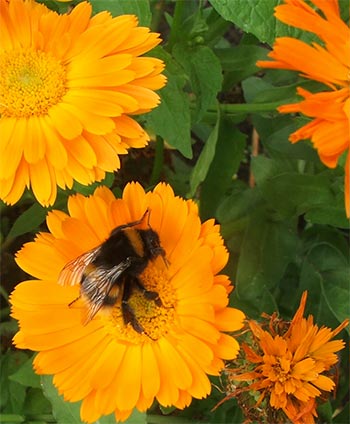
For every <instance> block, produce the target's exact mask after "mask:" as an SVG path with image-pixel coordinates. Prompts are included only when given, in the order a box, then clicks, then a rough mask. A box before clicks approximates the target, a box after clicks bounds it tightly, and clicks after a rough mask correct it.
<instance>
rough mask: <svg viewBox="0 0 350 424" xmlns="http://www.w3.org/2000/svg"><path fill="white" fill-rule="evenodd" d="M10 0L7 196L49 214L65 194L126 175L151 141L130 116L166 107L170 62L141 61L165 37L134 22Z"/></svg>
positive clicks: (5, 48)
mask: <svg viewBox="0 0 350 424" xmlns="http://www.w3.org/2000/svg"><path fill="white" fill-rule="evenodd" d="M0 1H1V29H2V31H1V37H0V43H1V44H0V45H1V55H0V69H1V77H0V78H1V80H0V82H1V84H0V112H1V119H0V133H1V141H0V157H1V161H0V198H1V199H2V200H4V201H5V202H7V203H9V204H14V203H15V202H17V201H18V200H19V199H20V197H21V196H22V194H23V192H24V189H25V187H30V186H31V188H32V190H33V193H34V195H35V197H36V198H37V200H38V201H39V202H40V203H41V204H42V205H44V206H47V205H51V204H53V202H54V201H55V199H56V193H57V186H59V187H61V188H66V187H69V188H71V187H72V184H73V182H74V180H75V181H78V182H79V183H81V184H84V185H86V184H90V183H92V182H94V181H100V180H101V179H103V178H104V176H105V173H106V172H113V171H114V170H117V169H118V168H119V167H120V160H119V155H121V154H126V153H127V150H128V149H129V148H130V147H136V148H139V147H144V146H145V145H146V144H147V141H148V135H147V134H146V133H145V131H144V130H143V129H142V128H141V127H140V125H139V124H138V123H137V122H136V121H135V120H134V119H132V118H131V117H130V116H129V115H135V114H140V113H144V112H146V111H149V110H150V109H152V108H154V107H156V106H157V104H158V103H159V97H158V95H157V94H156V93H155V92H154V91H153V90H156V89H159V88H161V87H162V86H163V85H164V83H165V77H164V76H163V75H161V74H160V73H161V71H162V70H163V68H164V64H163V62H162V61H160V60H158V59H155V58H152V57H139V56H140V55H142V54H143V53H146V52H148V51H149V50H150V49H152V48H153V47H155V46H156V45H157V44H158V43H159V42H160V39H159V37H158V34H155V33H151V32H150V31H149V29H148V28H143V27H138V26H137V19H136V17H135V16H131V15H125V16H118V17H115V18H112V17H111V16H110V14H109V13H107V12H101V13H98V14H97V15H95V16H93V17H91V5H90V4H89V3H87V2H83V3H80V4H78V5H77V6H76V7H75V8H74V9H73V10H72V11H71V13H70V14H64V15H58V14H56V13H55V12H53V11H51V10H49V9H47V8H46V7H45V6H44V5H41V4H38V3H35V2H34V1H31V0H10V1H5V0H0Z"/></svg>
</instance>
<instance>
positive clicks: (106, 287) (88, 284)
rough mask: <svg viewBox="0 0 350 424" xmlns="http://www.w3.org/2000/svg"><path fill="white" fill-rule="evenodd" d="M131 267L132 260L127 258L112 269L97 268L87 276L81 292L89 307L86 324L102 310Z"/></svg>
mask: <svg viewBox="0 0 350 424" xmlns="http://www.w3.org/2000/svg"><path fill="white" fill-rule="evenodd" d="M130 265H131V260H130V259H129V258H127V259H125V261H123V262H120V263H119V264H118V265H116V266H113V267H112V268H102V267H98V268H95V269H94V270H93V271H90V272H89V274H88V275H87V276H85V279H84V281H83V284H82V290H81V291H82V293H83V295H84V297H85V298H86V299H87V301H88V305H89V308H88V314H87V317H86V319H85V323H87V322H89V321H90V320H91V319H92V318H93V317H94V316H95V315H96V313H97V312H98V311H99V310H100V309H101V308H102V306H103V305H104V302H105V300H106V298H107V296H108V294H109V292H110V291H111V288H112V286H113V284H114V283H115V282H116V281H117V280H118V278H119V277H120V276H121V274H122V273H123V272H124V271H125V270H126V269H128V268H129V266H130Z"/></svg>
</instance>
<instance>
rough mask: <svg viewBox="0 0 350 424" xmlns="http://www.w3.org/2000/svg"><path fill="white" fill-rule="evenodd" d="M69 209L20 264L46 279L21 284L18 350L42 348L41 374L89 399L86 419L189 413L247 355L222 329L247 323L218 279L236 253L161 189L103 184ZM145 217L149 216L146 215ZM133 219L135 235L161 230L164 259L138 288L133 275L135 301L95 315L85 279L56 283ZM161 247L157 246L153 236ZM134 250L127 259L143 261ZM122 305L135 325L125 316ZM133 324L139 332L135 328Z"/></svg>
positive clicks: (73, 396)
mask: <svg viewBox="0 0 350 424" xmlns="http://www.w3.org/2000/svg"><path fill="white" fill-rule="evenodd" d="M68 211H69V214H66V213H63V212H61V211H57V210H56V211H52V212H49V214H48V217H47V225H48V228H49V230H50V232H49V233H40V234H38V236H37V238H36V239H35V241H34V242H31V243H27V244H25V245H24V247H23V248H22V250H21V251H20V252H19V253H18V254H17V263H18V264H19V266H20V267H21V268H22V269H23V270H25V271H26V272H27V273H29V274H31V275H33V276H34V277H36V278H37V280H31V281H25V282H23V283H21V284H19V285H18V286H17V287H16V288H15V290H14V292H13V293H12V295H11V303H12V316H13V317H15V318H16V319H17V320H18V321H19V326H20V331H19V332H18V333H17V334H16V335H15V337H14V343H15V345H16V346H17V347H18V348H21V349H31V350H34V351H38V352H39V354H38V355H37V356H36V357H35V360H34V368H35V371H36V372H37V373H38V374H54V380H53V381H54V384H55V385H56V387H57V388H58V390H59V392H60V393H61V394H63V396H64V398H65V399H66V400H68V401H78V400H83V402H82V406H81V418H82V420H83V421H87V422H94V421H96V420H97V419H98V418H99V417H100V416H101V415H105V414H110V413H112V412H114V413H115V416H116V419H117V420H124V419H126V418H127V417H128V416H129V415H130V413H131V411H132V410H133V408H134V407H136V408H138V409H139V410H140V411H145V410H146V409H147V408H149V407H150V406H151V405H152V403H153V401H154V399H155V398H156V399H157V400H158V402H159V403H160V404H161V405H164V406H170V405H174V406H176V407H178V408H184V407H186V406H187V405H189V404H190V402H191V399H192V397H194V398H203V397H205V396H207V395H208V394H209V393H210V390H211V386H210V381H209V379H208V377H207V375H208V374H210V375H218V374H219V372H220V370H222V368H223V366H224V363H223V360H224V359H231V358H235V357H236V355H237V353H238V350H239V345H238V343H237V341H236V340H235V339H234V338H233V337H231V336H229V335H227V334H225V333H224V332H226V331H235V330H238V329H240V328H241V327H242V326H243V319H244V314H243V313H242V312H241V311H240V310H237V309H234V308H230V307H228V306H227V305H228V293H230V291H231V290H232V286H231V285H230V282H229V279H228V277H227V276H225V275H223V274H220V271H221V270H222V268H223V267H224V266H225V264H226V262H227V259H228V252H227V250H226V248H225V247H224V245H223V240H222V238H221V236H220V233H219V226H218V225H215V223H214V220H208V221H206V222H204V223H203V224H202V223H201V222H200V219H199V216H198V209H197V206H196V205H195V203H193V202H192V201H190V200H187V201H185V200H183V199H181V198H179V197H176V196H175V195H174V193H173V191H172V189H171V187H170V186H169V185H166V184H163V183H161V184H159V185H158V186H157V187H156V188H155V189H154V190H153V191H152V192H148V193H145V192H144V190H143V189H142V187H141V186H140V185H139V184H138V183H130V184H128V185H127V186H126V188H125V189H124V192H123V197H122V199H116V198H115V197H114V195H113V194H112V192H111V191H110V190H109V189H107V188H105V187H99V188H97V189H96V191H95V193H94V194H93V195H92V196H90V197H84V196H82V195H80V194H78V195H75V196H71V197H70V198H69V201H68ZM146 211H148V212H147V219H141V218H142V217H144V216H145V212H146ZM140 220H141V222H140ZM135 221H136V222H137V224H136V225H134V226H133V227H130V228H135V229H152V231H153V232H155V233H156V234H157V235H158V236H159V244H160V247H161V248H162V249H163V252H162V253H161V254H159V255H158V256H157V255H156V256H155V257H154V258H151V259H150V260H149V262H148V264H147V266H146V267H145V268H144V269H143V270H142V272H141V273H140V274H136V276H137V277H138V278H137V281H136V284H135V274H133V275H132V276H130V275H129V277H131V278H132V281H133V284H134V288H135V285H136V286H137V287H136V288H135V290H132V291H131V293H130V296H129V297H128V298H127V299H126V298H124V294H123V300H127V305H125V304H124V305H123V306H122V302H121V299H120V296H119V297H117V298H115V299H114V301H113V302H109V303H110V305H109V306H108V307H107V306H103V307H101V308H100V309H99V310H98V311H97V312H96V311H95V312H96V314H95V315H94V316H93V317H92V319H90V320H86V316H87V314H88V309H89V302H87V301H86V299H85V297H84V296H81V287H82V284H80V283H81V282H83V281H85V280H84V279H83V278H80V279H75V280H74V279H73V280H72V281H73V284H70V285H59V284H58V283H57V282H58V280H59V277H60V275H62V269H63V268H65V267H66V266H67V263H69V262H70V261H72V260H74V259H75V258H77V257H80V258H81V257H82V256H81V255H84V254H86V252H91V249H94V248H96V246H99V245H101V243H102V242H104V241H105V240H106V239H108V237H109V235H110V233H111V231H112V230H113V229H115V228H117V227H120V226H122V225H124V226H125V225H126V224H128V223H132V222H135ZM122 228H124V229H125V228H128V229H130V228H129V227H122ZM117 232H118V231H117ZM114 234H115V232H114ZM128 237H129V241H130V240H131V241H132V244H133V245H134V248H135V251H138V252H140V251H142V249H143V248H144V249H145V247H142V246H143V244H142V243H141V241H140V239H139V238H138V237H136V236H135V234H134V232H132V234H129V236H128ZM119 241H120V240H119ZM152 245H157V243H154V239H153V241H151V246H152ZM158 248H159V246H158ZM92 251H93V250H92ZM118 252H119V253H118ZM158 252H161V251H159V250H158ZM117 254H120V251H118V250H116V255H117ZM128 255H129V256H130V257H129V258H127V261H129V260H130V261H134V263H136V262H137V261H138V260H140V258H139V257H138V256H137V255H136V254H133V253H131V254H130V253H129V254H128ZM83 258H86V256H83ZM112 261H113V259H112ZM116 265H117V264H116ZM68 267H69V266H68ZM65 269H66V268H65ZM91 271H92V269H91V265H90V268H89V272H91ZM90 275H91V274H90ZM85 277H86V276H85ZM127 277H128V275H127V271H126V272H125V273H124V274H123V275H121V276H120V278H119V280H118V279H116V280H115V281H116V284H114V285H112V288H111V290H110V292H109V296H108V300H109V301H110V300H111V298H112V296H115V295H116V293H115V289H120V288H121V286H120V284H121V282H122V281H123V278H125V280H124V292H125V290H128V287H129V288H130V285H129V286H128V281H129V280H127ZM111 278H112V277H111ZM129 282H130V281H129ZM85 283H86V281H85ZM85 283H84V284H85ZM141 284H142V286H141ZM90 288H91V287H90ZM92 288H94V287H93V286H92ZM113 290H114V291H113ZM93 291H94V290H93ZM155 293H156V294H157V295H158V296H159V299H158V301H157V299H156V298H155V296H153V295H154V294H155ZM95 294H97V295H100V294H101V292H99V291H98V290H97V289H96V291H95ZM150 294H151V295H152V296H151V295H150ZM97 298H98V296H96V298H95V301H96V302H97V301H98V299H97ZM106 300H107V299H106ZM112 300H113V299H112ZM123 303H124V302H123ZM125 307H126V308H127V309H126V312H127V315H128V317H129V318H130V317H131V319H127V320H125V313H124V312H125V309H124V310H123V308H125ZM128 317H127V318H128ZM136 320H137V324H139V327H138V326H137V325H136V326H135V325H133V322H134V324H135V321H136Z"/></svg>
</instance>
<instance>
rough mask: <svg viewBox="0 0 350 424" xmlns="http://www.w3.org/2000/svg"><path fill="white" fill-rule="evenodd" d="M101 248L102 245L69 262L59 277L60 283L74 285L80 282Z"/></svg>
mask: <svg viewBox="0 0 350 424" xmlns="http://www.w3.org/2000/svg"><path fill="white" fill-rule="evenodd" d="M99 250H100V246H98V247H95V248H94V249H92V250H89V251H88V252H86V253H83V254H82V255H81V256H78V257H77V258H75V259H73V260H72V261H70V262H68V263H67V264H66V265H65V267H64V268H63V269H62V271H61V273H60V275H59V277H58V284H61V285H62V286H74V285H75V284H79V283H80V282H81V280H82V277H83V273H84V271H85V268H86V267H87V266H88V265H89V264H90V263H91V262H92V261H93V260H94V259H95V258H96V256H97V254H98V252H99Z"/></svg>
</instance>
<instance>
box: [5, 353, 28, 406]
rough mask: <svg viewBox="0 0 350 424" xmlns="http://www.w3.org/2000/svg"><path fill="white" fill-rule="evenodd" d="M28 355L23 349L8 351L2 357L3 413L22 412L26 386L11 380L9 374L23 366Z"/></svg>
mask: <svg viewBox="0 0 350 424" xmlns="http://www.w3.org/2000/svg"><path fill="white" fill-rule="evenodd" d="M27 359H28V356H27V355H26V354H25V353H24V352H21V351H8V352H5V353H2V354H1V357H0V365H1V372H0V393H1V396H0V409H1V411H2V412H3V413H16V414H20V413H21V412H22V407H23V404H24V399H25V391H26V388H25V387H24V386H22V385H21V384H19V383H17V382H15V381H10V380H9V375H11V374H13V373H14V372H15V371H16V370H17V368H18V367H19V366H21V365H22V364H23V363H24V362H25V361H26V360H27Z"/></svg>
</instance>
